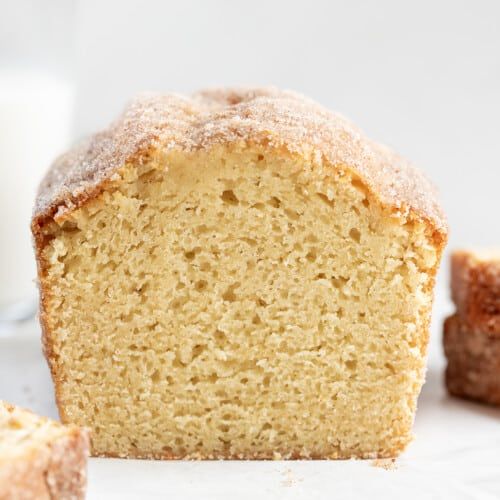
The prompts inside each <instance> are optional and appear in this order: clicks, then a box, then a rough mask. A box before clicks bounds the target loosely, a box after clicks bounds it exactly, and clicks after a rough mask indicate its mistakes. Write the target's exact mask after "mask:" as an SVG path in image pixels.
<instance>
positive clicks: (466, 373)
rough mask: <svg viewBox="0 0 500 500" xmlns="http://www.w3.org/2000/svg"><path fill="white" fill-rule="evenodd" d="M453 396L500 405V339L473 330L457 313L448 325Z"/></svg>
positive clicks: (449, 381) (449, 383)
mask: <svg viewBox="0 0 500 500" xmlns="http://www.w3.org/2000/svg"><path fill="white" fill-rule="evenodd" d="M443 343H444V351H445V354H446V357H447V359H448V366H447V368H446V387H447V388H448V391H449V392H450V394H453V395H455V396H461V397H465V398H468V399H473V400H477V401H482V402H485V403H489V404H492V405H500V336H498V335H495V334H491V333H488V332H480V331H477V330H471V329H470V327H469V325H468V324H467V323H465V322H464V321H463V320H462V319H461V318H460V317H459V316H458V315H457V314H455V315H453V316H450V317H449V318H447V319H446V321H445V324H444V336H443Z"/></svg>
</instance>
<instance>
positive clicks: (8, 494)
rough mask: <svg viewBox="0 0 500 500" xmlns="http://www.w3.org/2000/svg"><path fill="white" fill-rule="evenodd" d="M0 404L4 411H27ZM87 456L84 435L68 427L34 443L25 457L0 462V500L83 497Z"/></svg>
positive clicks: (86, 434)
mask: <svg viewBox="0 0 500 500" xmlns="http://www.w3.org/2000/svg"><path fill="white" fill-rule="evenodd" d="M2 404H3V405H4V406H6V407H7V409H8V411H14V410H16V411H23V412H24V411H27V410H19V409H16V408H15V407H13V406H12V405H8V404H6V403H2ZM40 419H41V420H43V421H44V420H47V419H45V418H43V417H40ZM88 455H89V435H88V432H87V431H86V430H84V429H80V428H78V427H76V426H69V427H68V428H67V430H66V432H65V433H64V434H63V435H61V436H59V437H57V438H54V439H51V440H47V442H41V443H35V444H34V446H33V447H32V448H30V451H29V452H28V453H26V454H22V455H18V456H15V457H13V458H9V459H5V460H1V459H0V500H10V499H12V500H14V499H19V498H22V499H26V500H29V499H33V500H35V499H36V500H43V499H47V500H49V499H54V498H57V499H59V500H78V499H83V498H85V488H86V477H87V474H86V467H87V457H88Z"/></svg>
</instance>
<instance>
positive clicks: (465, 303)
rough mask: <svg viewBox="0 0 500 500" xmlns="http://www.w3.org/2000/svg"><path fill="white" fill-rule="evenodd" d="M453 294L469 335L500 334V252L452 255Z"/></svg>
mask: <svg viewBox="0 0 500 500" xmlns="http://www.w3.org/2000/svg"><path fill="white" fill-rule="evenodd" d="M451 293H452V298H453V301H454V302H455V305H456V306H457V312H458V314H459V315H460V317H461V318H462V320H463V321H464V322H465V323H466V324H467V325H468V329H469V331H474V332H477V333H479V334H484V333H496V334H500V249H497V250H495V249H482V250H458V251H455V252H453V254H452V257H451Z"/></svg>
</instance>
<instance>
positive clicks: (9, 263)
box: [0, 70, 74, 315]
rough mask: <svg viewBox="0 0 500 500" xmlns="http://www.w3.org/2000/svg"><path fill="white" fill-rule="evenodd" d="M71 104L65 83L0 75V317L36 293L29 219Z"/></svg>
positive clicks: (61, 141)
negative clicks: (16, 302)
mask: <svg viewBox="0 0 500 500" xmlns="http://www.w3.org/2000/svg"><path fill="white" fill-rule="evenodd" d="M73 103H74V88H73V86H72V85H71V84H69V83H68V82H65V81H63V80H61V79H57V78H54V77H50V76H46V75H43V74H39V73H33V72H25V71H19V70H11V71H7V70H0V315H1V310H2V306H6V305H7V304H12V303H13V302H15V301H19V300H30V299H31V300H32V298H33V297H34V296H35V294H36V287H35V284H34V279H35V276H36V266H35V259H34V255H33V248H32V243H31V233H30V217H31V212H32V208H33V202H34V199H35V192H36V189H37V187H38V183H39V182H40V179H41V177H42V176H43V174H44V172H45V171H46V170H47V168H48V166H49V165H50V163H51V162H52V160H53V159H54V158H55V157H56V156H57V155H58V154H60V153H61V152H63V150H64V149H65V148H66V147H67V146H68V143H69V141H70V139H71V132H72V130H71V125H72V116H73Z"/></svg>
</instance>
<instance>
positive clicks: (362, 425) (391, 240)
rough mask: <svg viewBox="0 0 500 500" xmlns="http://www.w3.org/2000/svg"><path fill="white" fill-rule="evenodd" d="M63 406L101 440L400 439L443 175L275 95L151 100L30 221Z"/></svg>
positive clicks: (311, 443) (104, 451) (211, 444)
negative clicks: (426, 173)
mask: <svg viewBox="0 0 500 500" xmlns="http://www.w3.org/2000/svg"><path fill="white" fill-rule="evenodd" d="M32 228H33V233H34V236H35V241H36V255H37V259H38V269H39V280H40V288H41V322H42V326H43V330H44V343H45V351H46V356H47V358H48V361H49V364H50V367H51V370H52V376H53V379H54V382H55V388H56V394H57V401H58V405H59V410H60V414H61V418H62V420H63V421H65V422H74V423H77V424H80V425H85V426H88V427H90V428H91V429H92V432H93V453H94V454H96V455H108V456H123V457H155V458H275V457H283V458H299V457H305V458H316V457H317V458H345V457H375V456H379V457H386V456H393V455H397V454H398V453H399V452H400V451H401V450H402V449H403V448H404V447H405V445H406V444H407V443H408V442H409V440H410V439H411V426H412V422H413V417H414V412H415V409H416V401H417V396H418V394H419V391H420V388H421V385H422V383H423V379H424V367H425V354H426V347H427V341H428V326H429V317H430V312H431V303H432V293H433V285H434V277H435V273H436V270H437V267H438V265H439V261H440V256H441V252H442V249H443V246H444V243H445V240H446V223H445V221H444V216H443V214H442V212H441V209H440V207H439V204H438V202H437V201H436V196H435V191H434V189H433V187H432V186H431V185H430V183H429V182H428V181H427V180H426V179H425V178H424V177H423V176H422V175H421V174H420V173H419V172H418V171H417V170H415V169H414V168H413V167H412V166H410V165H409V164H408V163H406V162H405V161H404V160H402V159H401V158H400V157H399V156H397V155H396V154H394V153H392V152H390V151H389V150H388V149H386V148H385V147H382V146H380V145H377V144H375V143H373V142H371V141H369V140H368V139H366V138H365V137H364V136H363V135H362V134H361V132H360V131H359V130H358V129H357V128H355V127H354V126H353V125H352V124H350V123H349V122H348V121H347V120H345V119H344V118H342V117H340V116H338V115H336V114H333V113H331V112H329V111H327V110H325V109H323V108H322V107H320V106H318V105H316V104H314V103H313V102H312V101H309V100H307V99H305V98H303V97H301V96H299V95H297V94H295V93H292V92H281V91H278V90H275V89H250V90H221V91H208V92H202V93H199V94H196V95H194V96H192V97H182V96H179V95H174V94H168V95H157V94H147V95H143V96H140V97H139V98H137V99H136V100H135V101H133V102H132V104H131V105H130V106H129V107H128V108H127V109H126V111H125V113H124V114H123V116H122V117H121V118H120V119H119V120H118V121H117V122H115V123H114V124H113V125H112V126H111V127H110V128H109V129H108V130H107V131H105V132H103V133H100V134H97V135H96V136H94V137H92V138H91V139H90V140H89V141H88V142H85V143H84V144H82V145H80V146H79V147H78V148H76V149H75V150H73V151H71V152H70V153H68V154H67V155H65V156H63V157H61V158H60V159H59V160H58V161H57V162H56V163H55V165H54V166H53V167H52V169H51V170H50V171H49V173H48V174H47V176H46V178H45V180H44V182H43V184H42V187H41V190H40V193H39V196H38V200H37V205H36V208H35V213H34V217H33V224H32Z"/></svg>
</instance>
